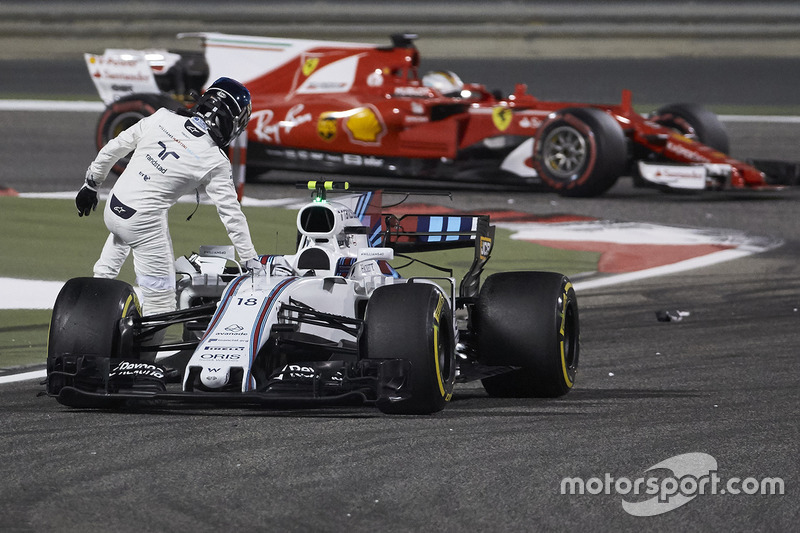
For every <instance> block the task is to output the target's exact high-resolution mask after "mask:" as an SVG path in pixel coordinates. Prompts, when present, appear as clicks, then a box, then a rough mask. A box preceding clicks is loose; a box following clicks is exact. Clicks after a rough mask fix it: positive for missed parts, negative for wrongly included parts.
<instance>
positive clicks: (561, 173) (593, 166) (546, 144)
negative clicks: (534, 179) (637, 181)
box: [534, 108, 627, 196]
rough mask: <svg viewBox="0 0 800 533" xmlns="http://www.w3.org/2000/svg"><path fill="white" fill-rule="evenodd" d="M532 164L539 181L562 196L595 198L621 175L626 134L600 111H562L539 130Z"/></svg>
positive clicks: (608, 116)
mask: <svg viewBox="0 0 800 533" xmlns="http://www.w3.org/2000/svg"><path fill="white" fill-rule="evenodd" d="M534 146H535V147H534V165H535V167H536V170H537V172H538V173H539V177H540V178H541V180H542V182H543V183H544V184H545V185H546V186H547V187H549V188H550V189H551V190H553V191H555V192H557V193H559V194H561V195H563V196H597V195H600V194H602V193H604V192H605V191H607V190H608V189H609V188H611V186H613V185H614V183H615V182H616V181H617V178H618V177H619V176H620V175H621V174H622V173H623V172H624V169H625V164H626V161H627V146H626V141H625V135H624V133H623V132H622V128H620V126H619V124H617V122H616V120H614V118H612V117H611V116H610V115H608V114H606V113H605V112H603V111H601V110H599V109H593V108H574V109H566V110H564V111H561V112H560V113H559V114H558V115H557V116H556V117H555V118H553V119H551V120H550V121H549V122H548V123H545V124H544V125H543V126H542V128H541V129H540V130H539V134H538V135H537V138H536V143H535V145H534Z"/></svg>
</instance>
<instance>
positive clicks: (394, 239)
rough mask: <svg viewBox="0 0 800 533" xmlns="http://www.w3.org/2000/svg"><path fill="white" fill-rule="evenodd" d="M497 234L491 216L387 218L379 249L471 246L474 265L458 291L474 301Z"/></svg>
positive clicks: (446, 248)
mask: <svg viewBox="0 0 800 533" xmlns="http://www.w3.org/2000/svg"><path fill="white" fill-rule="evenodd" d="M494 233H495V227H494V226H492V225H491V224H489V216H488V215H404V216H401V217H400V218H398V217H396V216H394V215H384V217H383V224H382V233H381V235H382V239H381V241H382V242H381V244H380V246H384V247H387V248H392V249H393V250H394V251H395V252H397V253H413V252H423V251H432V250H450V249H454V248H469V247H472V248H473V249H474V257H473V260H472V265H471V266H470V268H469V270H468V271H467V273H466V274H465V275H464V278H463V279H462V280H461V286H460V288H459V296H461V297H462V298H472V297H476V296H477V295H478V290H479V285H480V276H481V273H482V272H483V268H484V266H485V265H486V263H487V261H489V258H490V257H491V254H492V248H493V246H494Z"/></svg>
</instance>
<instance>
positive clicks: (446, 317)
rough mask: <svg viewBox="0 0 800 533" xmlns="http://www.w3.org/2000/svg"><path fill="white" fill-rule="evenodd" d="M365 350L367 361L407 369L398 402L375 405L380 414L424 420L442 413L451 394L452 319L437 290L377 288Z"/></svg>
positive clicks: (417, 285)
mask: <svg viewBox="0 0 800 533" xmlns="http://www.w3.org/2000/svg"><path fill="white" fill-rule="evenodd" d="M364 349H365V350H366V357H367V358H369V359H405V360H406V361H408V362H409V363H410V367H411V370H410V374H409V375H408V376H407V378H406V381H405V382H404V383H403V384H402V385H401V386H400V388H399V389H398V396H397V398H384V399H380V398H379V399H378V409H380V410H381V412H384V413H390V414H406V415H410V414H414V415H425V414H431V413H436V412H438V411H441V410H442V409H444V407H445V405H446V404H447V402H448V401H449V400H450V397H451V396H452V394H453V386H454V384H455V375H456V361H455V341H454V335H453V318H452V313H451V310H450V306H449V305H448V303H447V299H446V298H445V296H444V294H443V293H442V291H441V290H440V289H439V288H438V287H436V286H434V285H431V284H429V283H403V284H397V285H386V286H383V287H378V288H377V289H376V290H375V292H374V293H373V294H372V297H371V298H370V300H369V303H368V304H367V310H366V316H365V332H364Z"/></svg>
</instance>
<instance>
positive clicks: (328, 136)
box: [317, 112, 336, 142]
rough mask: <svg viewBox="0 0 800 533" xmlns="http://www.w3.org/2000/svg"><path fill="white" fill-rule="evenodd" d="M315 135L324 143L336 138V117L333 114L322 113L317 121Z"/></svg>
mask: <svg viewBox="0 0 800 533" xmlns="http://www.w3.org/2000/svg"><path fill="white" fill-rule="evenodd" d="M317 135H319V138H320V139H322V140H323V141H325V142H332V141H333V140H334V139H335V138H336V116H335V115H333V113H330V112H327V113H322V114H321V115H320V117H319V120H317Z"/></svg>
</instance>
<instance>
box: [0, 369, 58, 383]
mask: <svg viewBox="0 0 800 533" xmlns="http://www.w3.org/2000/svg"><path fill="white" fill-rule="evenodd" d="M46 377H47V370H45V369H42V370H34V371H31V372H23V373H21V374H11V375H9V376H0V385H2V384H4V383H16V382H17V381H29V380H32V379H44V378H46Z"/></svg>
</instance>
